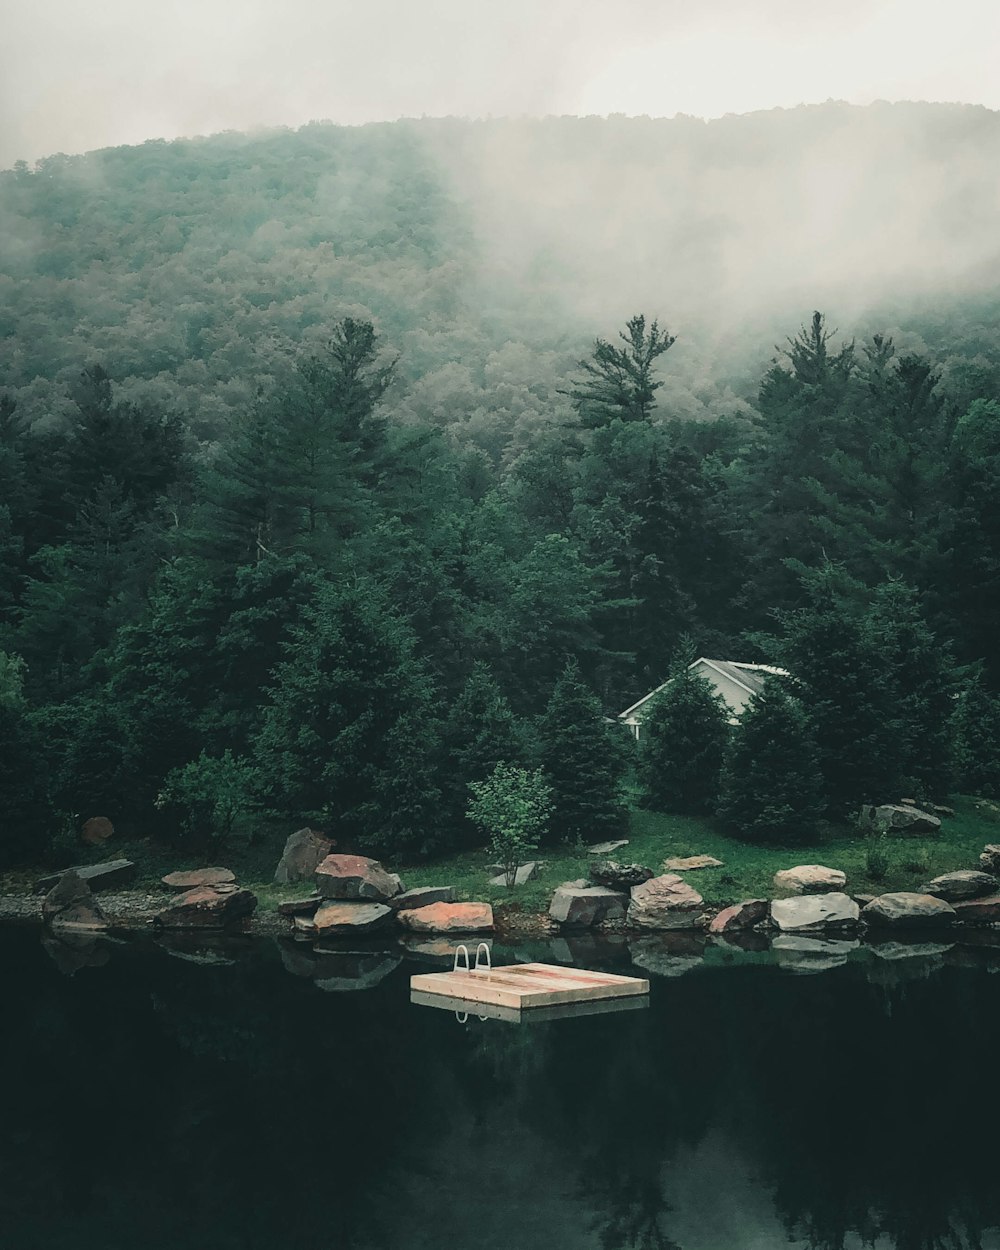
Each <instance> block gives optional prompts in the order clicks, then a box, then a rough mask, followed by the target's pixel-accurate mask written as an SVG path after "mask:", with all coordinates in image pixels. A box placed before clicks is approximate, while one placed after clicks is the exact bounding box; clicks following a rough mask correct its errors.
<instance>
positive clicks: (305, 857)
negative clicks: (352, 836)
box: [274, 827, 333, 885]
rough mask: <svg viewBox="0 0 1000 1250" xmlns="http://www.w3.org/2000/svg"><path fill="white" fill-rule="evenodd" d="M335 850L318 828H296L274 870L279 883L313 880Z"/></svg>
mask: <svg viewBox="0 0 1000 1250" xmlns="http://www.w3.org/2000/svg"><path fill="white" fill-rule="evenodd" d="M332 850H333V842H332V841H331V840H330V839H329V838H328V837H327V836H326V834H325V833H320V832H319V831H318V830H317V829H309V828H308V827H307V828H305V829H296V831H295V832H294V833H293V834H290V835H289V837H288V840H287V842H286V843H285V849H284V850H283V851H282V852H281V859H279V860H278V866H277V868H275V870H274V880H275V882H276V883H277V884H278V885H292V884H294V883H295V882H296V881H311V880H312V876H313V873H314V872H315V871H316V869H317V868H318V867H319V866H320V864H321V863H322V862H323V860H324V859H326V857H327V856H328V855H329V854H330V852H331V851H332Z"/></svg>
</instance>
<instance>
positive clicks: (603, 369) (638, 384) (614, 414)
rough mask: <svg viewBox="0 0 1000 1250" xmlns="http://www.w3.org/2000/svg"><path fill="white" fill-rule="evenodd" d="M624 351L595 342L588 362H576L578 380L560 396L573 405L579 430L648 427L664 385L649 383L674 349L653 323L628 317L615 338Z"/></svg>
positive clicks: (669, 335)
mask: <svg viewBox="0 0 1000 1250" xmlns="http://www.w3.org/2000/svg"><path fill="white" fill-rule="evenodd" d="M618 337H619V338H620V339H621V341H622V342H623V343H624V345H625V346H624V347H617V346H615V344H614V343H609V342H607V341H606V340H605V339H600V338H599V339H598V340H597V341H596V342H595V344H594V350H593V353H592V354H591V358H590V359H589V360H581V361H580V368H581V369H582V370H583V372H584V377H583V379H582V380H581V381H580V382H579V383H578V384H577V386H576V387H574V389H573V390H571V391H568V392H564V393H566V394H568V395H569V397H570V399H571V400H572V401H573V406H574V407H575V408H576V410H577V412H578V413H579V414H580V418H581V420H582V422H583V424H584V425H587V426H591V427H596V426H601V425H607V424H608V423H609V422H611V421H614V420H615V419H618V420H621V421H648V420H649V418H650V417H651V415H652V412H653V401H654V399H655V397H656V392H657V391H658V390H659V389H660V387H661V386H662V385H663V383H662V382H657V381H655V380H654V378H653V366H654V364H655V363H656V361H657V359H658V358H659V357H660V356H662V355H663V353H664V352H665V351H667V350H668V349H669V348H670V347H672V346H673V344H674V336H673V335H671V334H668V333H667V332H666V330H661V329H660V327H659V325H658V324H657V322H656V321H655V320H654V321H653V322H652V324H651V325H650V327H649V329H648V331H647V329H646V318H645V317H643V316H642V315H639V316H635V317H632V318H631V319H630V320H629V322H628V324H627V325H626V327H625V329H624V331H622V332H621V333H620V334H619V336H618Z"/></svg>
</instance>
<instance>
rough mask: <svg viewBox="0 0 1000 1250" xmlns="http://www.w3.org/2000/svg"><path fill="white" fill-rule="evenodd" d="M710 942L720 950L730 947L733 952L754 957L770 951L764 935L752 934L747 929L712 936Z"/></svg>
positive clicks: (769, 940)
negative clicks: (746, 953)
mask: <svg viewBox="0 0 1000 1250" xmlns="http://www.w3.org/2000/svg"><path fill="white" fill-rule="evenodd" d="M711 941H712V945H713V946H717V947H719V948H720V949H722V950H725V948H726V947H731V948H732V949H733V950H734V951H746V952H748V953H751V954H755V955H759V954H761V952H763V951H769V950H770V949H771V939H770V937H769V936H768V935H767V934H766V933H754V932H753V931H752V930H749V929H747V930H744V931H742V932H740V931H736V932H731V931H730V932H726V933H719V934H713V935H712V938H711Z"/></svg>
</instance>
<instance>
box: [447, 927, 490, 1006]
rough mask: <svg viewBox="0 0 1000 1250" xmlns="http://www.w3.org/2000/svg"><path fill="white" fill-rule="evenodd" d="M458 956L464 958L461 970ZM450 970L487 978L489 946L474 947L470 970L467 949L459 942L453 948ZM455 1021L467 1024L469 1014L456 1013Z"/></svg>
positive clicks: (488, 971) (481, 944) (482, 944)
mask: <svg viewBox="0 0 1000 1250" xmlns="http://www.w3.org/2000/svg"><path fill="white" fill-rule="evenodd" d="M460 955H464V956H465V966H464V967H461V968H460V967H459V963H458V960H459V956H460ZM483 955H485V956H486V958H485V960H484V961H483V962H482V963H480V959H481V957H482V956H483ZM451 970H452V972H485V973H486V975H487V976H489V974H490V973H491V972H492V971H493V958H492V956H491V955H490V948H489V946H487V944H486V943H485V942H480V943H479V945H478V946H477V947H476V962H475V963H474V964H473V965H472V967H471V968H470V967H469V948H468V947H467V946H466V945H465V943H464V942H460V943H459V944H458V946H456V947H455V962H454V964H453V965H452V969H451ZM455 1019H456V1020H457V1021H458V1023H459V1024H468V1023H469V1013H468V1012H467V1011H456V1012H455ZM479 1019H480V1020H488V1019H489V1016H480V1017H479Z"/></svg>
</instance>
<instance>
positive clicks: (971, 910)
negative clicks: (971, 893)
mask: <svg viewBox="0 0 1000 1250" xmlns="http://www.w3.org/2000/svg"><path fill="white" fill-rule="evenodd" d="M955 914H956V915H957V917H958V919H959V920H962V921H964V922H965V923H966V924H996V923H997V922H998V921H1000V894H993V895H991V896H990V897H989V898H976V899H971V900H969V901H968V902H965V903H956V904H955Z"/></svg>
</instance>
